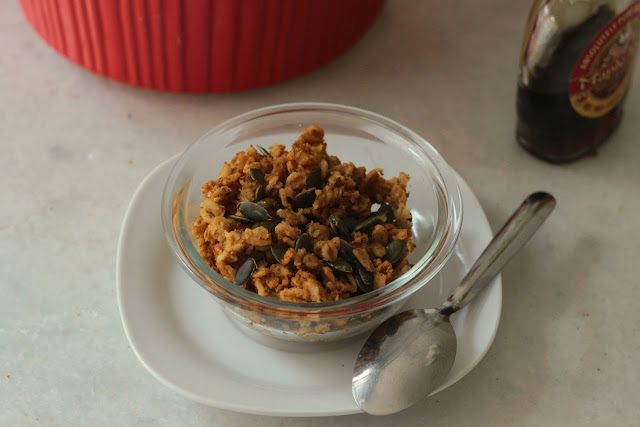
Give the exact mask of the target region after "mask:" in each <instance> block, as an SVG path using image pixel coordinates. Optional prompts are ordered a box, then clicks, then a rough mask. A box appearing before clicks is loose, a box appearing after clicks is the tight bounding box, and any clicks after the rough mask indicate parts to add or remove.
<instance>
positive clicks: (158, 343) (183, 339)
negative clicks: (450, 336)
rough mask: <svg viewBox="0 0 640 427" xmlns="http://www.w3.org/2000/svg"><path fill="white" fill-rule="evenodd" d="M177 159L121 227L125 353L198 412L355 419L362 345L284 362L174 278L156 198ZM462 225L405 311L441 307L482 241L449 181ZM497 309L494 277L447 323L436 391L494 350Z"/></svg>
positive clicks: (479, 223) (151, 180)
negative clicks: (447, 367)
mask: <svg viewBox="0 0 640 427" xmlns="http://www.w3.org/2000/svg"><path fill="white" fill-rule="evenodd" d="M176 158H177V157H174V158H172V159H169V160H167V161H166V162H164V163H162V164H161V165H159V166H158V167H157V168H156V169H154V170H153V171H152V172H151V173H150V174H149V176H147V177H146V178H145V180H144V181H143V182H142V184H141V185H140V187H139V188H138V190H137V191H136V193H135V195H134V196H133V199H132V201H131V203H130V205H129V208H128V210H127V213H126V215H125V218H124V222H123V225H122V230H121V234H120V241H119V244H118V257H117V264H116V281H117V283H116V286H117V293H118V304H119V307H120V315H121V316H122V323H123V325H124V330H125V332H126V334H127V338H128V339H129V342H130V343H131V347H132V348H133V351H134V353H135V354H136V356H137V357H138V359H140V362H141V363H142V364H143V365H144V367H145V368H147V370H148V371H149V372H150V373H151V374H152V375H153V376H154V377H156V378H157V379H158V380H160V382H162V383H163V384H165V385H167V386H169V387H170V388H172V389H174V390H175V391H177V392H179V393H181V394H183V395H184V396H186V397H188V398H190V399H193V400H196V401H198V402H201V403H204V404H207V405H211V406H215V407H218V408H223V409H229V410H233V411H238V412H247V413H253V414H262V415H284V416H326V415H345V414H354V413H358V412H361V411H360V409H359V408H358V406H357V405H356V403H355V401H354V400H353V397H352V396H351V372H352V369H353V364H354V362H355V359H356V356H357V354H358V351H359V349H360V347H361V346H362V343H363V342H364V339H365V337H362V338H359V339H356V340H353V341H350V342H347V343H346V344H344V345H342V346H339V347H332V348H323V349H320V350H317V351H313V352H310V351H306V352H291V351H283V350H278V349H274V348H272V347H268V346H265V345H263V344H260V343H258V342H256V341H254V340H252V339H251V338H249V337H248V336H247V335H245V334H243V333H240V331H239V329H237V328H236V327H235V325H233V324H232V323H231V322H230V320H229V319H228V318H227V317H226V316H225V315H224V314H223V311H222V308H221V307H220V306H219V305H218V304H217V302H216V301H215V298H214V297H213V296H211V295H209V294H208V293H207V291H205V290H204V289H202V288H201V287H200V286H199V285H197V284H196V283H195V282H194V281H193V280H192V279H191V278H189V277H188V276H187V274H186V273H185V272H184V271H183V270H182V269H181V267H180V265H179V264H178V262H176V261H175V259H174V258H173V256H172V254H171V253H170V252H169V249H168V247H167V245H166V243H165V237H164V232H163V229H162V224H161V220H160V200H161V197H162V190H163V187H164V184H165V181H166V178H167V176H168V174H169V171H170V169H171V166H172V164H173V162H174V161H175V160H176ZM458 182H459V184H460V188H461V191H462V199H463V211H464V221H463V226H462V231H461V234H460V240H459V243H458V245H457V247H456V253H455V254H454V255H453V256H452V258H451V260H450V261H449V262H448V263H447V265H446V266H445V267H444V268H443V270H442V271H441V272H440V273H439V274H438V276H437V277H436V278H434V282H435V283H432V284H430V285H429V286H425V287H424V288H423V289H422V290H420V291H418V292H416V293H415V294H414V295H413V296H412V297H411V298H410V300H409V302H408V303H407V305H406V308H417V307H422V308H428V307H434V306H436V305H437V304H439V303H440V302H442V301H444V299H446V298H447V297H448V296H449V294H450V293H451V291H452V290H453V288H455V286H456V285H457V283H458V281H459V280H460V279H461V278H462V276H463V275H464V273H465V272H466V270H467V269H468V268H469V266H470V265H471V263H472V262H473V261H474V260H475V259H476V258H477V257H478V255H480V253H481V252H482V250H483V249H484V247H485V245H486V244H487V243H488V242H489V240H490V238H491V235H492V233H491V230H490V228H489V224H488V222H487V219H486V216H485V214H484V211H483V210H482V207H481V206H480V204H479V203H478V200H477V199H476V197H475V196H474V194H473V193H472V191H471V189H470V188H469V186H468V185H467V184H466V182H464V180H462V178H460V177H458ZM501 307H502V284H501V280H500V277H498V278H496V280H495V281H494V282H493V283H492V284H491V285H490V286H489V288H488V289H486V291H485V292H483V293H482V294H481V295H479V296H478V297H477V298H476V299H475V301H474V302H473V303H472V304H470V305H469V306H468V307H466V308H465V309H463V310H462V311H460V312H459V313H456V314H455V315H454V316H452V323H453V326H454V328H455V331H456V334H457V336H458V354H457V356H456V360H455V363H454V365H453V369H452V371H451V373H450V374H449V376H448V377H447V379H446V381H445V382H444V384H443V385H442V386H441V387H440V388H439V389H438V390H436V391H434V393H437V392H438V391H440V390H443V389H445V388H447V387H449V386H450V385H451V384H453V383H455V382H456V381H458V380H459V379H460V378H462V377H463V376H465V375H466V374H467V373H468V372H469V371H470V370H471V369H472V368H473V367H474V366H475V365H476V364H477V363H478V362H479V361H480V360H481V359H482V358H483V357H484V355H485V354H486V352H487V351H488V350H489V347H490V346H491V343H492V342H493V339H494V337H495V334H496V331H497V329H498V324H499V322H500V311H501Z"/></svg>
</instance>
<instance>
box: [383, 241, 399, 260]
mask: <svg viewBox="0 0 640 427" xmlns="http://www.w3.org/2000/svg"><path fill="white" fill-rule="evenodd" d="M386 249H387V253H386V254H385V256H384V259H385V260H386V261H389V262H390V263H391V264H393V263H394V262H396V261H398V260H399V259H400V257H401V256H402V253H403V252H404V242H403V241H402V240H392V241H390V242H389V244H388V245H387V247H386Z"/></svg>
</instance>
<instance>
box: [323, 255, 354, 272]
mask: <svg viewBox="0 0 640 427" xmlns="http://www.w3.org/2000/svg"><path fill="white" fill-rule="evenodd" d="M327 264H328V265H329V267H331V268H333V269H334V270H337V271H340V272H341V273H351V272H353V267H352V266H351V264H349V263H348V262H347V261H346V260H344V259H342V258H337V259H336V260H335V261H327Z"/></svg>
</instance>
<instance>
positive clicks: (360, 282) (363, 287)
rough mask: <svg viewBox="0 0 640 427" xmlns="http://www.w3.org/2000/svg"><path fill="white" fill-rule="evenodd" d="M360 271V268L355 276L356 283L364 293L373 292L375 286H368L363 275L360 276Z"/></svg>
mask: <svg viewBox="0 0 640 427" xmlns="http://www.w3.org/2000/svg"><path fill="white" fill-rule="evenodd" d="M361 268H363V267H361ZM359 273H360V269H358V274H356V275H354V276H353V277H354V279H356V285H357V286H358V290H359V291H360V292H361V293H363V294H366V293H367V292H371V291H372V290H373V286H368V285H367V284H366V283H365V282H364V280H362V277H361V276H360V274H359Z"/></svg>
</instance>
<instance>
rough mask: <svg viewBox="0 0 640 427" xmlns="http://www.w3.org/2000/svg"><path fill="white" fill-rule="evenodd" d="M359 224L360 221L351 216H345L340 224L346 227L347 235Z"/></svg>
mask: <svg viewBox="0 0 640 427" xmlns="http://www.w3.org/2000/svg"><path fill="white" fill-rule="evenodd" d="M359 222H360V221H358V220H357V219H356V218H354V217H352V216H347V217H344V218H342V223H343V224H344V226H345V227H347V230H349V233H351V232H352V231H353V229H354V228H356V226H357V225H358V223H359Z"/></svg>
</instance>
